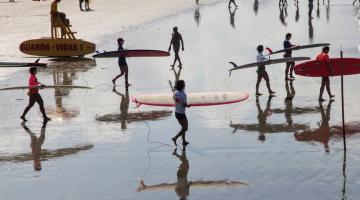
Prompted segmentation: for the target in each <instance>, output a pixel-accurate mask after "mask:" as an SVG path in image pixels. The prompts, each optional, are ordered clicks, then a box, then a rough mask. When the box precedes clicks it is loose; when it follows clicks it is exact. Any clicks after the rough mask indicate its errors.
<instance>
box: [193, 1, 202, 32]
mask: <svg viewBox="0 0 360 200" xmlns="http://www.w3.org/2000/svg"><path fill="white" fill-rule="evenodd" d="M195 3H196V5H197V7H196V8H195V11H194V20H195V22H196V25H198V26H199V25H200V18H201V14H200V8H199V0H195Z"/></svg>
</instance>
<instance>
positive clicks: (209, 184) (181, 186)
mask: <svg viewBox="0 0 360 200" xmlns="http://www.w3.org/2000/svg"><path fill="white" fill-rule="evenodd" d="M173 155H174V156H175V157H177V158H178V159H179V160H180V162H181V163H180V165H179V168H178V171H177V173H176V175H177V182H176V183H161V184H156V185H146V184H145V183H144V181H140V185H139V188H138V190H137V191H138V192H142V191H165V190H175V192H176V194H177V195H178V197H179V198H180V199H187V197H188V196H189V194H190V187H191V188H193V189H210V188H214V189H215V188H224V187H243V186H247V187H248V186H249V185H248V184H246V183H244V182H239V181H229V180H227V179H224V180H210V181H203V180H199V181H188V173H189V168H190V165H189V160H188V159H187V157H186V150H185V149H184V150H183V151H182V153H181V155H179V154H178V153H177V149H176V148H175V150H174V152H173Z"/></svg>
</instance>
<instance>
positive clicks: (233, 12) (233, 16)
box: [229, 7, 237, 28]
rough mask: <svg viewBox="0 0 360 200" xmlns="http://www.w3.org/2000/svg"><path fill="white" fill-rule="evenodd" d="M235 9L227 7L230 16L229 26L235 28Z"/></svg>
mask: <svg viewBox="0 0 360 200" xmlns="http://www.w3.org/2000/svg"><path fill="white" fill-rule="evenodd" d="M236 10H237V7H235V8H234V9H232V8H230V7H229V15H230V25H231V26H232V27H233V28H235V13H236Z"/></svg>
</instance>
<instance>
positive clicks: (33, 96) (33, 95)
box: [20, 67, 51, 121]
mask: <svg viewBox="0 0 360 200" xmlns="http://www.w3.org/2000/svg"><path fill="white" fill-rule="evenodd" d="M29 72H30V78H29V92H28V95H29V105H28V106H27V107H26V108H25V110H24V112H23V114H22V115H21V117H20V118H21V119H22V120H23V121H27V119H26V118H25V116H26V114H27V113H28V112H29V110H30V108H31V107H33V106H34V104H35V102H37V103H38V104H39V107H40V111H41V113H42V115H43V118H44V121H49V120H51V119H50V118H49V117H47V116H46V113H45V108H44V101H43V99H42V98H41V96H40V94H39V89H38V86H39V85H40V87H44V86H45V85H43V84H41V83H40V82H38V80H37V78H36V73H37V69H36V67H31V68H30V70H29ZM34 87H35V88H34Z"/></svg>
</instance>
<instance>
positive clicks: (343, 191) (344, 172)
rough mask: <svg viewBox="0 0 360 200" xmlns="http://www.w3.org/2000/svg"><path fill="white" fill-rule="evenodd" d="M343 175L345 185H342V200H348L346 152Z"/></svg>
mask: <svg viewBox="0 0 360 200" xmlns="http://www.w3.org/2000/svg"><path fill="white" fill-rule="evenodd" d="M342 175H343V185H342V189H341V194H342V196H341V200H346V199H347V196H346V151H344V156H343V167H342Z"/></svg>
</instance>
